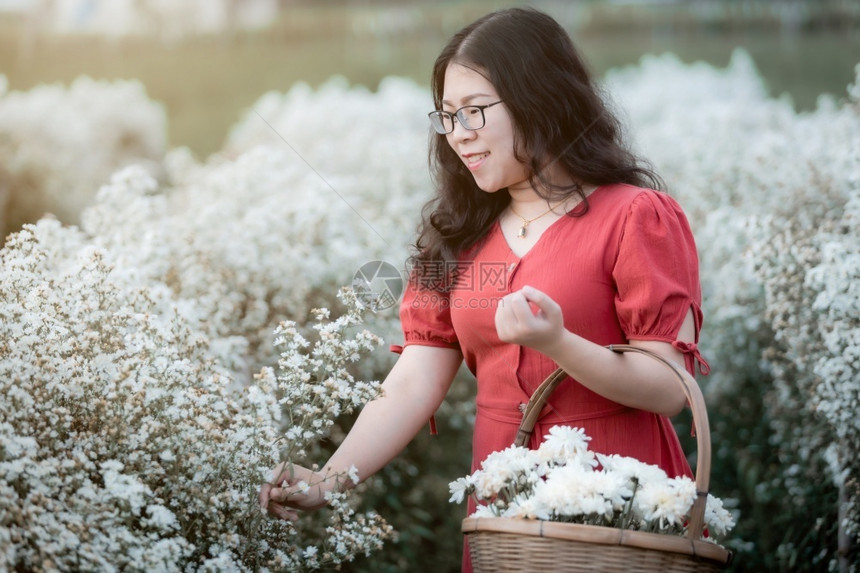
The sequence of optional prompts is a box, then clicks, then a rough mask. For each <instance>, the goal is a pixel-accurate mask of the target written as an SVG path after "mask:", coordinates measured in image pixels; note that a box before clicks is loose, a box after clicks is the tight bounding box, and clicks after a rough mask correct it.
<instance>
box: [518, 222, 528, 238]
mask: <svg viewBox="0 0 860 573" xmlns="http://www.w3.org/2000/svg"><path fill="white" fill-rule="evenodd" d="M527 226H528V223H525V224H524V225H523V226H522V227H520V230H519V232H518V233H517V237H519V238H520V239H525V238H526V227H527Z"/></svg>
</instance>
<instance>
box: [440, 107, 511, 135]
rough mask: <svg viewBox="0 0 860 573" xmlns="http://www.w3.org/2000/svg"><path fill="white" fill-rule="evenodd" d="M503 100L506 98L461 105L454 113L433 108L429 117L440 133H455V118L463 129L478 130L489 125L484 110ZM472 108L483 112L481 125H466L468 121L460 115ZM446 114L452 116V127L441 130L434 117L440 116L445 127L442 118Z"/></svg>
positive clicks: (442, 125)
mask: <svg viewBox="0 0 860 573" xmlns="http://www.w3.org/2000/svg"><path fill="white" fill-rule="evenodd" d="M502 101H504V100H499V101H494V102H493V103H488V104H486V105H464V106H463V107H461V108H460V109H458V110H457V111H455V112H454V113H451V112H450V111H445V110H441V109H437V110H433V111H431V112H430V113H428V114H427V117H428V118H430V125H431V126H433V130H434V131H435V132H436V133H438V134H439V135H448V134H449V133H453V132H454V120H455V119H456V120H457V122H458V123H459V124H460V125H462V126H463V129H468V130H469V131H477V130H479V129H481V128H482V127H484V126H485V125H487V118H486V116H485V115H484V110H485V109H487V108H488V107H493V106H494V105H497V104H500V103H502ZM472 108H474V109H477V110H479V111H480V112H481V125H479V126H478V127H468V126H467V125H466V122H465V121H464V120H463V118H462V117H461V116H460V113H462V111H463V110H464V109H472ZM446 116H447V117H450V118H451V129H449V130H447V131H439V128H438V127H436V123H434V121H433V118H434V117H438V118H439V125H440V126H441V127H444V126H445V124H444V122H443V121H442V118H444V117H446Z"/></svg>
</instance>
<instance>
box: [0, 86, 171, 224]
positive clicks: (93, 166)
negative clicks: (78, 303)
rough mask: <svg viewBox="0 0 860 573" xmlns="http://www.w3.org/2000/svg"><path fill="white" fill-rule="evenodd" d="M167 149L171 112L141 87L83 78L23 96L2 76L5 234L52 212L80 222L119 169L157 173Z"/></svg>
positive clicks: (1, 218)
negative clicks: (141, 167) (143, 168)
mask: <svg viewBox="0 0 860 573" xmlns="http://www.w3.org/2000/svg"><path fill="white" fill-rule="evenodd" d="M166 143H167V116H166V113H165V111H164V108H163V107H162V106H161V105H160V104H158V103H156V102H154V101H152V100H150V99H149V97H148V96H147V94H146V90H145V89H144V87H143V84H141V83H140V82H138V81H113V82H109V81H99V80H93V79H90V78H88V77H86V76H82V77H79V78H77V79H76V80H74V81H73V82H72V83H71V84H70V85H68V86H64V85H61V84H49V85H39V86H37V87H34V88H33V89H31V90H29V91H26V92H19V91H9V90H8V84H7V81H6V78H5V77H3V76H0V233H2V235H3V236H5V234H6V232H10V231H15V230H17V229H18V228H20V226H21V225H22V224H24V223H28V222H34V221H35V220H37V219H38V218H39V217H41V216H42V215H43V214H45V213H51V214H53V215H55V216H56V217H58V218H59V219H60V220H61V221H64V222H68V223H77V222H78V217H79V215H80V213H81V211H82V210H83V209H84V208H85V207H86V206H87V205H89V204H90V202H91V201H92V199H93V196H94V195H95V193H96V191H97V190H98V188H99V186H100V185H102V184H104V183H106V182H107V181H108V180H109V179H110V175H111V173H113V172H114V171H116V170H117V169H119V168H121V167H123V166H126V165H130V164H138V165H145V166H147V168H148V169H149V170H150V171H152V172H153V173H156V172H158V171H159V169H160V167H159V164H160V162H161V160H162V158H163V156H164V152H165V146H166ZM4 194H5V195H7V197H6V200H5V207H6V208H5V209H4V208H3V201H2V198H3V195H4ZM4 211H5V213H4ZM4 222H5V223H4ZM3 228H5V229H6V231H5V232H3Z"/></svg>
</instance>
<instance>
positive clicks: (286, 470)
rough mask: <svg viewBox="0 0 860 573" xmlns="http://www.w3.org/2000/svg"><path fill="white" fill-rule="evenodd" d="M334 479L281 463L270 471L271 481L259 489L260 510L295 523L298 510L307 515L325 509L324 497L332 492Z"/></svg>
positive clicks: (287, 463)
mask: <svg viewBox="0 0 860 573" xmlns="http://www.w3.org/2000/svg"><path fill="white" fill-rule="evenodd" d="M335 481H336V480H335V479H334V477H333V476H328V479H326V476H325V475H324V474H322V473H320V472H316V471H313V470H309V469H307V468H304V467H302V466H298V465H295V464H292V463H290V462H284V463H282V464H279V465H277V466H275V468H274V469H273V470H272V481H271V482H269V483H264V484H263V485H262V486H261V487H260V494H259V496H258V499H259V502H260V507H261V508H262V509H263V510H264V511H266V512H268V513H269V515H271V516H272V517H277V518H278V519H284V520H287V521H295V520H297V519H298V518H299V514H298V510H302V511H309V510H314V509H319V508H321V507H323V506H325V505H326V503H327V502H326V499H325V495H326V493H327V492H329V491H331V490H333V489H334V486H335Z"/></svg>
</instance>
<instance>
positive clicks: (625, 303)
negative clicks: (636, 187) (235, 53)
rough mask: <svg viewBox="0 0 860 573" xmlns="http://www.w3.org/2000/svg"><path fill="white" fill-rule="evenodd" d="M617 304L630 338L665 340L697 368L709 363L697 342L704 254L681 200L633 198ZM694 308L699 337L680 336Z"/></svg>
mask: <svg viewBox="0 0 860 573" xmlns="http://www.w3.org/2000/svg"><path fill="white" fill-rule="evenodd" d="M612 278H613V280H614V282H615V288H616V293H617V295H616V299H615V310H616V313H617V316H618V320H619V323H620V324H621V328H622V330H623V331H624V332H625V334H626V335H627V339H628V340H660V341H665V342H669V343H671V344H672V345H673V346H674V347H675V348H676V349H678V350H680V351H681V352H682V353H684V354H685V356H686V358H687V368H688V370H690V371H691V372H692V371H693V370H694V369H695V365H696V363H698V366H699V369H700V371H701V372H702V373H703V374H707V372H708V370H709V368H708V365H707V362H705V361H704V359H703V358H702V356H701V354H700V352H699V350H698V346H697V343H698V341H699V331H700V329H701V326H702V310H701V304H702V290H701V285H700V283H699V258H698V255H697V253H696V244H695V240H694V238H693V233H692V230H691V229H690V225H689V223H688V221H687V218H686V216H685V215H684V213H683V211H682V210H681V207H680V206H679V205H678V203H677V202H676V201H675V200H674V199H673V198H671V197H670V196H669V195H667V194H665V193H660V192H657V191H650V190H649V191H643V192H642V193H640V194H638V195H637V196H636V197H635V198H634V199H633V201H632V202H631V203H630V206H629V209H628V212H627V216H626V219H625V221H624V225H623V230H622V232H621V236H620V240H619V244H618V254H617V257H616V260H615V264H614V267H613V270H612ZM688 310H692V312H693V319H694V323H695V332H696V336H695V342H692V343H687V342H682V341H679V340H677V337H678V333H679V331H680V329H681V325H682V324H683V321H684V318H685V317H686V315H687V311H688Z"/></svg>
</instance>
